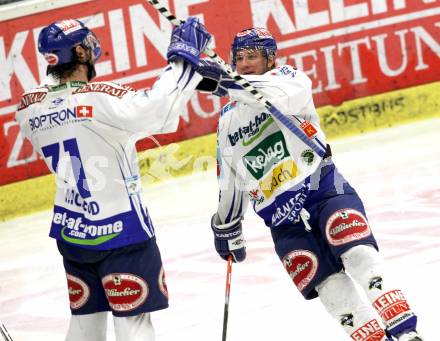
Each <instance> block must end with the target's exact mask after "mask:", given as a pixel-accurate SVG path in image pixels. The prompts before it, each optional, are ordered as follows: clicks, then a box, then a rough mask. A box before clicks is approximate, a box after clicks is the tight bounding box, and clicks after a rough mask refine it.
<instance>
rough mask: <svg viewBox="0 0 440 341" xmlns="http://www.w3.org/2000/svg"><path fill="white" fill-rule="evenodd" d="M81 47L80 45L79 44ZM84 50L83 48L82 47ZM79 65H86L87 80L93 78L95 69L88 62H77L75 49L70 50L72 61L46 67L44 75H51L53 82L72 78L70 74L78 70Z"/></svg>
mask: <svg viewBox="0 0 440 341" xmlns="http://www.w3.org/2000/svg"><path fill="white" fill-rule="evenodd" d="M81 46H82V44H81ZM84 48H85V47H84ZM79 65H87V67H88V71H87V78H88V79H89V81H90V80H91V79H92V78H94V77H95V68H94V66H93V65H91V64H90V62H82V61H80V60H79V58H78V55H77V53H76V51H75V47H74V48H73V49H72V61H71V62H68V63H64V64H59V65H48V66H47V70H46V74H47V75H51V76H52V77H53V78H54V79H55V80H57V81H60V80H61V79H66V78H69V77H70V76H72V74H73V73H74V72H75V71H76V70H77V69H78V66H79Z"/></svg>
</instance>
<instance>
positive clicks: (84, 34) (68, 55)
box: [38, 19, 101, 66]
mask: <svg viewBox="0 0 440 341" xmlns="http://www.w3.org/2000/svg"><path fill="white" fill-rule="evenodd" d="M77 45H81V46H83V47H84V48H85V49H86V50H88V51H89V52H90V59H91V60H90V62H91V63H92V64H93V63H94V62H95V61H96V60H98V59H99V57H100V56H101V45H100V43H99V40H98V38H97V37H96V36H95V34H94V33H93V32H92V31H91V30H89V29H88V28H87V27H86V26H85V25H84V24H83V23H82V22H81V21H79V20H75V19H67V20H62V21H57V22H55V23H52V24H50V25H49V26H46V27H45V28H43V29H42V30H41V32H40V35H39V37H38V51H39V52H40V53H41V54H43V55H44V58H45V59H46V61H47V62H48V64H49V66H56V65H62V64H66V63H69V62H72V61H74V60H75V56H74V54H73V48H74V47H75V46H77Z"/></svg>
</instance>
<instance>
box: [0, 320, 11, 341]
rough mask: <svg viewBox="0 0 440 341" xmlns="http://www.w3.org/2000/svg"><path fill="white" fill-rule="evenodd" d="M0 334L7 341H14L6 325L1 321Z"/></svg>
mask: <svg viewBox="0 0 440 341" xmlns="http://www.w3.org/2000/svg"><path fill="white" fill-rule="evenodd" d="M0 334H1V336H3V339H4V340H5V341H13V340H12V337H11V335H9V333H8V331H7V329H6V327H5V325H4V324H3V322H1V321H0Z"/></svg>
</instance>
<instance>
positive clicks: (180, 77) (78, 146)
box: [16, 18, 210, 341]
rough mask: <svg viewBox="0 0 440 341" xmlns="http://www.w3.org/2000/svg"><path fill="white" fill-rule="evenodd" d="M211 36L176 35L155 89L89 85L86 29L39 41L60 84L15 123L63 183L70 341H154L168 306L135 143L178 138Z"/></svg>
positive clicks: (60, 216)
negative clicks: (160, 313) (155, 322)
mask: <svg viewBox="0 0 440 341" xmlns="http://www.w3.org/2000/svg"><path fill="white" fill-rule="evenodd" d="M209 40H210V34H209V33H208V32H207V31H206V29H205V28H204V26H203V25H202V24H201V23H200V22H199V21H198V19H196V18H189V19H188V21H186V23H184V24H182V25H181V26H179V27H177V28H175V29H174V30H173V32H172V36H171V43H170V45H169V48H168V53H167V57H168V60H169V65H168V66H167V67H166V68H165V69H164V70H163V73H162V75H161V76H160V78H159V79H158V80H157V81H156V82H155V83H154V86H153V88H152V89H150V90H147V91H134V90H133V89H131V88H129V87H127V86H121V85H118V84H115V83H110V82H90V81H91V80H92V79H93V78H94V76H95V62H96V61H97V60H98V58H99V57H100V55H101V47H100V43H99V40H98V39H97V37H96V36H95V35H94V34H93V32H92V31H90V30H89V29H88V28H87V27H86V26H85V25H84V24H83V23H82V22H80V21H78V20H62V21H58V22H55V23H53V24H51V25H49V26H47V27H45V28H43V30H42V31H41V32H40V35H39V41H38V49H39V51H40V52H41V53H42V54H43V55H44V57H45V59H46V60H47V62H48V64H49V65H48V67H47V73H48V75H49V76H52V78H55V79H56V80H57V81H58V82H59V84H58V85H56V86H44V87H40V88H37V89H34V90H31V91H28V92H26V93H25V94H24V95H23V97H22V99H21V103H20V104H19V106H18V110H17V114H16V119H17V121H18V122H19V124H20V128H21V131H22V133H23V134H24V135H25V136H26V137H27V138H28V139H29V140H30V141H31V142H32V145H33V146H34V148H35V150H37V151H38V152H39V154H41V155H42V156H43V157H44V160H45V162H46V164H47V166H48V167H49V169H50V170H51V171H52V172H53V173H54V174H55V177H56V185H57V189H56V195H55V204H54V212H53V217H52V223H51V230H50V236H51V237H53V238H55V239H56V240H57V245H58V249H59V251H60V253H61V255H62V257H63V262H64V267H65V271H66V276H67V283H68V293H69V299H70V309H71V313H72V316H71V319H70V325H69V329H68V332H67V337H66V340H68V341H81V340H84V341H86V340H87V341H91V340H96V341H103V340H105V339H106V326H107V323H106V319H107V311H111V312H112V313H113V316H114V326H115V334H116V340H124V341H130V340H131V341H137V340H146V341H147V340H150V341H151V340H154V338H155V336H154V329H153V326H152V324H151V319H150V312H152V311H156V310H159V309H164V308H166V307H168V293H167V287H166V283H165V275H164V271H163V268H162V260H161V256H160V253H159V249H158V247H157V245H156V240H155V233H154V228H153V224H152V222H151V219H150V217H149V214H148V211H147V210H146V208H144V206H143V204H142V198H141V180H140V174H139V167H138V161H137V156H136V149H135V142H136V141H137V140H138V139H139V138H142V137H145V136H147V135H150V134H160V133H168V132H173V131H175V130H176V128H177V125H178V121H179V111H180V110H181V109H182V107H183V106H184V105H185V103H186V102H187V101H188V100H189V98H190V96H191V95H192V94H193V92H194V89H195V87H196V85H197V84H198V83H199V82H200V80H201V78H202V77H201V76H200V75H198V74H197V73H195V72H194V66H197V65H198V63H199V55H200V53H201V51H203V50H204V49H205V47H206V45H207V44H208V42H209Z"/></svg>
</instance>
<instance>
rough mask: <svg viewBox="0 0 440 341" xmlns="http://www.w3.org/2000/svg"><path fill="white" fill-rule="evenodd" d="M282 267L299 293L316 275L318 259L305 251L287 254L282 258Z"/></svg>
mask: <svg viewBox="0 0 440 341" xmlns="http://www.w3.org/2000/svg"><path fill="white" fill-rule="evenodd" d="M283 265H284V267H285V268H286V270H287V273H288V274H289V276H290V278H291V279H292V281H293V283H295V285H296V287H297V288H298V290H299V291H303V290H304V288H306V287H307V286H308V285H309V284H310V282H311V281H312V280H313V278H314V277H315V275H316V271H317V270H318V258H317V257H316V255H315V254H314V253H312V252H310V251H307V250H296V251H292V252H289V253H288V254H287V255H285V256H284V258H283Z"/></svg>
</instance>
